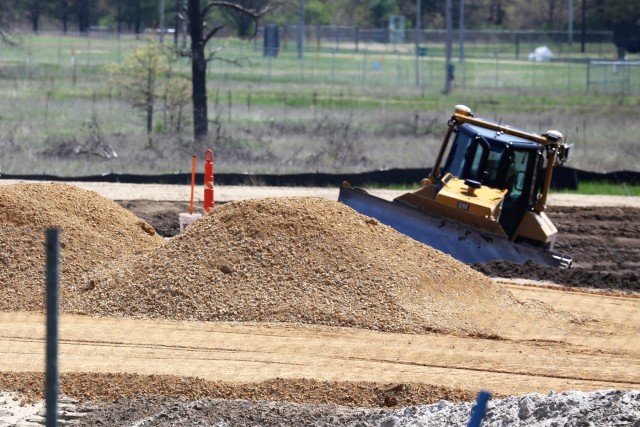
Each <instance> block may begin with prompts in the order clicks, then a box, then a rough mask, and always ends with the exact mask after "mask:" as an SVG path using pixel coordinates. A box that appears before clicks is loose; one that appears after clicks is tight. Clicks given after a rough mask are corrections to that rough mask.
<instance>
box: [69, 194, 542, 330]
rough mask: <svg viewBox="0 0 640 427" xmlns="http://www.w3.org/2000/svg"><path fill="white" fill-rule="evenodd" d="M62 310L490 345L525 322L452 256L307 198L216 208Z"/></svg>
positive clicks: (113, 269)
mask: <svg viewBox="0 0 640 427" xmlns="http://www.w3.org/2000/svg"><path fill="white" fill-rule="evenodd" d="M64 306H65V307H66V309H67V310H69V311H74V312H77V313H82V314H89V315H100V316H131V317H144V318H167V319H179V320H201V321H242V322H246V321H250V322H253V321H257V322H290V323H304V324H315V325H328V326H346V327H357V328H366V329H372V330H379V331H388V332H404V333H407V332H409V333H425V332H430V331H439V332H446V333H453V334H465V335H478V336H497V335H498V334H499V331H500V326H501V321H500V319H505V320H504V321H505V322H513V321H514V319H515V321H519V319H527V318H529V319H531V317H528V316H530V315H531V313H530V312H531V309H529V308H527V307H524V306H522V305H521V303H519V302H518V301H516V300H515V299H514V298H513V297H512V296H511V294H510V293H509V292H508V291H505V290H503V289H502V288H500V287H498V286H497V285H495V284H494V283H492V282H491V281H490V280H489V279H487V278H486V277H485V276H483V275H482V274H480V273H477V272H476V271H474V270H473V269H471V268H469V267H468V266H466V265H464V264H462V263H460V262H458V261H457V260H455V259H453V258H451V257H450V256H448V255H445V254H443V253H441V252H438V251H436V250H434V249H432V248H430V247H427V246H425V245H423V244H420V243H417V242H415V241H413V240H411V239H408V238H407V237H405V236H404V235H402V234H400V233H398V232H396V231H395V230H393V229H391V228H389V227H387V226H384V225H382V224H380V223H378V222H377V221H375V220H373V219H371V218H368V217H366V216H363V215H360V214H358V213H356V212H354V211H353V210H352V209H351V208H349V207H347V206H345V205H344V204H341V203H338V202H334V201H329V200H326V199H321V198H309V197H292V198H268V199H257V200H247V201H242V202H235V203H227V204H224V205H222V206H219V207H216V208H215V210H214V212H213V214H210V215H208V216H206V217H204V218H203V219H201V220H199V221H197V222H196V223H195V224H194V225H192V226H191V227H189V228H188V229H187V230H186V232H185V233H184V234H182V235H180V236H177V237H175V238H174V239H172V240H171V241H169V242H167V243H166V244H165V245H164V246H163V247H160V248H158V249H157V250H155V251H152V252H147V253H144V254H142V255H140V256H137V257H132V258H131V259H130V260H129V261H128V262H126V263H121V264H119V265H116V266H110V267H109V268H107V269H99V270H96V271H94V272H92V274H90V275H88V276H87V278H86V281H85V282H84V283H78V284H77V286H75V287H74V288H73V291H72V292H70V294H69V295H68V299H67V300H66V301H65V302H64ZM538 309H539V308H538ZM537 315H538V316H540V315H549V313H542V314H541V313H537Z"/></svg>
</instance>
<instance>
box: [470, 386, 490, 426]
mask: <svg viewBox="0 0 640 427" xmlns="http://www.w3.org/2000/svg"><path fill="white" fill-rule="evenodd" d="M489 398H491V394H489V392H486V391H484V390H483V391H481V392H480V393H478V398H477V399H476V404H475V405H474V407H473V410H472V412H471V419H470V420H469V424H467V427H480V425H481V424H482V419H483V418H484V415H485V412H486V411H487V402H488V401H489Z"/></svg>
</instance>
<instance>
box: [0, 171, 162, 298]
mask: <svg viewBox="0 0 640 427" xmlns="http://www.w3.org/2000/svg"><path fill="white" fill-rule="evenodd" d="M47 228H60V229H61V233H60V249H61V260H60V261H61V266H60V286H61V298H62V300H64V299H65V297H66V291H67V290H68V289H69V288H70V287H71V286H75V285H76V284H77V283H79V282H81V281H82V280H81V277H82V276H83V275H84V274H86V273H87V272H89V271H91V270H93V269H94V268H96V267H97V266H99V265H108V264H110V263H111V262H114V261H117V260H121V259H126V258H127V257H129V256H132V255H134V254H136V253H140V252H144V251H148V250H151V249H155V248H157V247H159V246H161V245H162V244H164V240H163V239H162V238H161V237H160V236H158V235H157V234H156V233H155V230H154V229H153V227H151V226H150V225H149V224H147V223H145V222H144V221H142V220H140V219H139V218H138V217H136V216H135V215H133V214H132V213H131V212H129V211H127V210H125V209H123V208H121V207H120V206H119V205H118V204H117V203H115V202H113V201H111V200H108V199H105V198H104V197H102V196H100V195H99V194H98V193H95V192H93V191H86V190H82V189H80V188H78V187H76V186H73V185H69V184H63V183H33V184H31V183H30V184H15V185H2V186H0V310H28V311H41V310H43V309H44V295H45V234H44V230H45V229H47Z"/></svg>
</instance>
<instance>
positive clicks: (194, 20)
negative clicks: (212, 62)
mask: <svg viewBox="0 0 640 427" xmlns="http://www.w3.org/2000/svg"><path fill="white" fill-rule="evenodd" d="M202 22H203V16H202V9H201V8H200V0H189V23H190V26H191V73H192V80H191V84H192V87H191V92H192V93H191V94H192V98H193V136H194V138H195V140H196V142H200V141H203V140H204V139H205V138H206V137H207V134H208V133H209V129H208V122H207V61H206V58H205V56H204V34H203V26H202Z"/></svg>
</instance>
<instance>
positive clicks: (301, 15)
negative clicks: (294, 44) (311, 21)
mask: <svg viewBox="0 0 640 427" xmlns="http://www.w3.org/2000/svg"><path fill="white" fill-rule="evenodd" d="M303 47H304V0H300V11H299V16H298V60H300V61H302V54H303V51H304V49H303Z"/></svg>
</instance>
